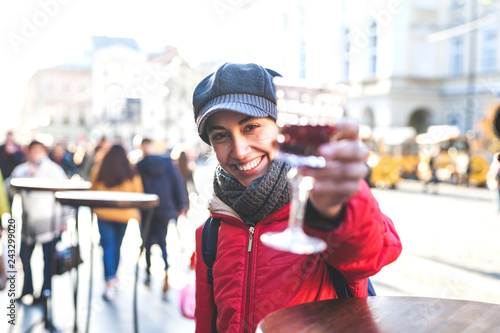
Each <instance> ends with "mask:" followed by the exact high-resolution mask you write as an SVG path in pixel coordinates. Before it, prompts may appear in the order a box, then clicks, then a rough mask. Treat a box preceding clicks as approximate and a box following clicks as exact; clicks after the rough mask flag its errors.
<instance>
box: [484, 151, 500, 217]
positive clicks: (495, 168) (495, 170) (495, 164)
mask: <svg viewBox="0 0 500 333" xmlns="http://www.w3.org/2000/svg"><path fill="white" fill-rule="evenodd" d="M486 184H487V186H488V188H489V189H490V190H491V191H492V197H493V198H494V200H493V201H494V202H495V206H496V212H497V213H500V152H496V153H495V154H494V155H493V159H492V161H491V164H490V167H489V169H488V173H487V174H486Z"/></svg>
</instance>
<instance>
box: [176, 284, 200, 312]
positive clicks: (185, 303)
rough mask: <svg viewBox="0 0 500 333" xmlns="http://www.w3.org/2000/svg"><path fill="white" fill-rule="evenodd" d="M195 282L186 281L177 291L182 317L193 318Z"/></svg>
mask: <svg viewBox="0 0 500 333" xmlns="http://www.w3.org/2000/svg"><path fill="white" fill-rule="evenodd" d="M195 289H196V287H195V283H194V282H193V281H190V282H188V284H186V285H185V286H184V287H183V288H182V289H181V291H180V293H179V302H180V307H181V313H182V315H183V316H184V317H186V318H189V319H194V305H195V302H196V301H195Z"/></svg>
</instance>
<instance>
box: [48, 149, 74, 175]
mask: <svg viewBox="0 0 500 333" xmlns="http://www.w3.org/2000/svg"><path fill="white" fill-rule="evenodd" d="M49 157H50V159H51V160H52V161H54V162H55V163H57V164H58V165H60V166H61V168H63V170H64V171H65V172H66V174H67V175H68V177H71V176H73V175H74V174H76V173H77V171H78V168H77V165H76V164H75V162H74V161H73V154H72V153H70V152H69V151H68V150H67V149H66V147H65V145H64V144H63V143H62V142H57V143H56V144H55V145H54V146H53V147H52V151H51V152H50V153H49Z"/></svg>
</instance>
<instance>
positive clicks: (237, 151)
mask: <svg viewBox="0 0 500 333" xmlns="http://www.w3.org/2000/svg"><path fill="white" fill-rule="evenodd" d="M249 152H250V145H249V144H248V140H247V139H246V138H245V137H244V136H234V141H233V156H234V157H235V158H237V159H244V158H245V157H246V156H247V154H248V153H249Z"/></svg>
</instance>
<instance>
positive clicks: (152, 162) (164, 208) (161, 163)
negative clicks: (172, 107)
mask: <svg viewBox="0 0 500 333" xmlns="http://www.w3.org/2000/svg"><path fill="white" fill-rule="evenodd" d="M141 149H142V152H143V156H144V157H143V159H142V160H140V161H139V162H138V163H137V170H138V171H139V174H140V175H141V178H142V183H143V185H144V191H145V192H146V193H153V194H157V195H158V196H159V198H160V204H159V206H157V207H155V209H154V212H153V217H152V220H151V224H150V228H149V232H148V236H147V238H146V240H145V241H144V248H145V250H146V279H145V284H146V285H147V286H149V285H150V283H151V247H152V246H153V245H154V244H157V245H158V246H159V247H160V248H161V251H162V258H163V262H164V263H165V279H164V283H163V293H166V292H167V291H168V274H167V270H168V267H169V266H168V260H167V244H166V238H167V231H168V224H169V221H171V220H174V222H175V223H176V222H177V218H178V217H179V216H180V215H184V214H186V212H187V210H188V207H189V202H188V196H187V191H186V187H185V183H184V180H183V178H182V176H181V174H180V173H179V170H178V169H177V167H176V166H175V164H174V163H173V162H172V160H171V159H170V157H166V156H160V155H158V154H156V151H155V149H154V144H153V141H152V140H151V139H147V138H145V139H143V140H142V143H141Z"/></svg>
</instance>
